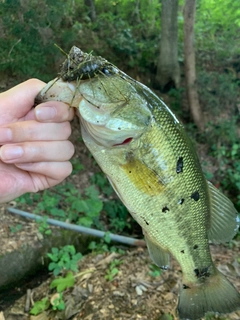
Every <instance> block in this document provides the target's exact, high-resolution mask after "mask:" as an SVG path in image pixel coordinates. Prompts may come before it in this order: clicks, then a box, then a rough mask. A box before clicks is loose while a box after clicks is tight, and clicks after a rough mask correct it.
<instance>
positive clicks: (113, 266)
mask: <svg viewBox="0 0 240 320" xmlns="http://www.w3.org/2000/svg"><path fill="white" fill-rule="evenodd" d="M122 263H123V261H121V260H119V259H114V260H113V261H111V262H110V266H109V268H108V270H107V274H106V275H105V279H106V280H108V281H112V280H113V279H114V277H115V276H116V275H117V274H118V271H119V270H118V268H117V267H118V266H119V265H120V264H122Z"/></svg>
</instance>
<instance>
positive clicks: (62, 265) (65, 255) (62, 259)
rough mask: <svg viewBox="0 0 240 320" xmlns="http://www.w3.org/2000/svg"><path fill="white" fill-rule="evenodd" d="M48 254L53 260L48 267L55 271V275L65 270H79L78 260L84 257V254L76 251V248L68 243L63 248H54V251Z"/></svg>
mask: <svg viewBox="0 0 240 320" xmlns="http://www.w3.org/2000/svg"><path fill="white" fill-rule="evenodd" d="M47 256H48V258H50V259H51V260H52V262H51V263H50V264H49V266H48V269H49V271H53V274H54V275H55V276H57V275H58V274H59V273H62V272H63V271H65V270H71V271H74V272H77V270H78V265H77V264H78V261H79V260H80V259H81V258H82V254H81V253H79V252H78V253H76V249H75V247H74V246H72V245H66V246H64V247H62V248H61V249H58V248H52V253H48V254H47Z"/></svg>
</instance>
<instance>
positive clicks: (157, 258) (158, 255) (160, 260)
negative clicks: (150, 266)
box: [145, 234, 170, 269]
mask: <svg viewBox="0 0 240 320" xmlns="http://www.w3.org/2000/svg"><path fill="white" fill-rule="evenodd" d="M145 241H146V243H147V247H148V251H149V255H150V257H151V259H152V260H153V262H154V263H155V264H156V265H157V266H158V267H159V268H162V269H167V268H168V267H169V265H170V263H169V253H168V252H167V251H166V250H164V249H162V248H161V247H159V246H157V245H156V244H155V243H153V242H152V241H151V240H150V239H149V238H148V236H147V235H146V234H145Z"/></svg>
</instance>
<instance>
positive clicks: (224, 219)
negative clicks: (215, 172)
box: [208, 182, 239, 243]
mask: <svg viewBox="0 0 240 320" xmlns="http://www.w3.org/2000/svg"><path fill="white" fill-rule="evenodd" d="M208 188H209V196H210V205H211V207H210V212H211V214H210V228H209V230H208V238H209V240H210V241H212V242H214V243H225V242H228V241H230V240H231V239H232V238H233V237H234V236H235V234H236V233H237V231H238V227H239V225H238V221H237V211H236V209H235V208H234V205H233V203H232V202H231V201H230V200H229V199H228V198H227V197H226V196H225V195H224V194H223V193H221V192H220V191H219V190H218V189H217V188H216V187H214V185H212V184H211V182H208Z"/></svg>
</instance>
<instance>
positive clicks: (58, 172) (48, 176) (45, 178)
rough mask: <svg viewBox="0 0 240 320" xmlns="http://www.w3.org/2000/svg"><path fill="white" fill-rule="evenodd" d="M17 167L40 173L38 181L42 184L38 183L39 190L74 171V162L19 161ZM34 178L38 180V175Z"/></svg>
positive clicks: (57, 181)
mask: <svg viewBox="0 0 240 320" xmlns="http://www.w3.org/2000/svg"><path fill="white" fill-rule="evenodd" d="M16 167H18V168H20V169H22V170H26V171H28V172H30V173H36V174H38V175H39V176H38V182H37V183H40V184H41V185H38V188H37V189H38V190H42V189H45V188H49V187H52V186H53V185H55V184H57V183H60V182H61V181H62V180H64V179H65V178H66V177H68V176H69V175H70V174H71V172H72V164H71V162H69V161H64V162H36V163H35V162H32V163H19V164H16ZM40 175H42V177H40ZM32 178H35V181H37V180H36V176H32ZM39 180H40V181H39ZM46 183H47V185H46Z"/></svg>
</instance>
